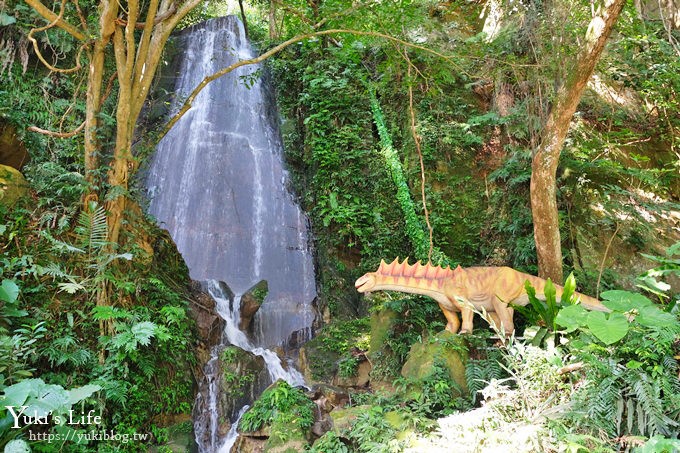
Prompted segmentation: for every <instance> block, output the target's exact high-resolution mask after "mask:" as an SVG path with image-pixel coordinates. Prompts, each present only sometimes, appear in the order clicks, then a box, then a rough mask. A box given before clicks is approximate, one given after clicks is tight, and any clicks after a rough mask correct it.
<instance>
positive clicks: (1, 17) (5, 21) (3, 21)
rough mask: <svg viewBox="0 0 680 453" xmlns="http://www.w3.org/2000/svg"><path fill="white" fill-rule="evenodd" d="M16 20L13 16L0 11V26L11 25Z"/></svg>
mask: <svg viewBox="0 0 680 453" xmlns="http://www.w3.org/2000/svg"><path fill="white" fill-rule="evenodd" d="M16 21H17V19H16V18H15V17H14V16H10V15H8V14H5V13H2V12H0V27H4V26H7V25H12V24H14V23H16Z"/></svg>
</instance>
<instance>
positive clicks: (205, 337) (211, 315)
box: [189, 282, 231, 348]
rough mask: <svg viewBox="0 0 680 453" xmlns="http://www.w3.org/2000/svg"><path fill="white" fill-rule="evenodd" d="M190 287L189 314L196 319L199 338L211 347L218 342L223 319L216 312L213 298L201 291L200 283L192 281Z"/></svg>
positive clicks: (222, 330) (223, 325)
mask: <svg viewBox="0 0 680 453" xmlns="http://www.w3.org/2000/svg"><path fill="white" fill-rule="evenodd" d="M191 289H192V292H193V294H192V298H191V301H190V304H189V316H191V318H192V319H193V320H194V321H196V327H197V329H198V336H199V338H200V339H201V340H202V341H203V342H204V343H206V344H207V346H208V348H211V347H213V346H216V345H218V344H219V343H220V341H221V337H222V332H224V327H225V321H224V319H222V317H221V316H220V315H219V314H217V308H216V302H215V299H213V298H212V296H210V294H208V293H207V292H205V291H203V289H202V288H201V284H200V283H198V282H193V283H192V287H191ZM230 291H231V290H230Z"/></svg>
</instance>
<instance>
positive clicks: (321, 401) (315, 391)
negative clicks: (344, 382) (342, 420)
mask: <svg viewBox="0 0 680 453" xmlns="http://www.w3.org/2000/svg"><path fill="white" fill-rule="evenodd" d="M307 397H308V398H309V399H311V400H312V401H314V402H315V403H316V405H317V406H318V407H319V409H320V410H321V411H322V412H330V411H332V410H333V409H335V408H341V407H344V406H345V405H346V404H347V403H349V394H348V393H347V392H346V391H345V390H344V389H342V388H340V387H336V386H333V385H329V384H314V385H312V388H311V389H310V390H309V391H308V392H307Z"/></svg>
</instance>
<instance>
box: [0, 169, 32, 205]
mask: <svg viewBox="0 0 680 453" xmlns="http://www.w3.org/2000/svg"><path fill="white" fill-rule="evenodd" d="M28 188H29V186H28V181H26V178H24V175H22V174H21V172H20V171H19V170H17V169H16V168H13V167H10V166H7V165H0V203H2V204H4V205H6V206H12V205H13V204H14V203H16V201H17V200H18V199H19V198H22V197H24V196H26V195H27V194H28Z"/></svg>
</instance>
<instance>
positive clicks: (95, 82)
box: [84, 1, 118, 209]
mask: <svg viewBox="0 0 680 453" xmlns="http://www.w3.org/2000/svg"><path fill="white" fill-rule="evenodd" d="M100 10H101V13H100V17H99V30H100V35H99V38H98V39H97V40H96V41H95V42H94V46H93V49H92V52H91V55H90V65H89V68H88V74H87V94H86V101H85V131H84V134H85V144H84V147H85V180H86V181H87V183H88V185H89V186H90V187H89V191H90V193H94V192H95V191H96V190H97V188H98V186H99V183H98V181H97V179H96V171H97V169H98V168H99V154H100V153H101V149H100V144H99V139H98V137H97V133H98V130H97V129H98V128H99V113H100V111H101V99H102V82H103V77H104V59H105V56H106V55H105V52H106V46H108V44H109V41H110V40H111V37H112V36H113V32H114V29H115V22H114V21H115V19H116V16H117V15H118V2H117V1H104V2H102V3H101V5H100ZM86 203H87V201H86ZM84 208H85V209H87V206H84Z"/></svg>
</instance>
